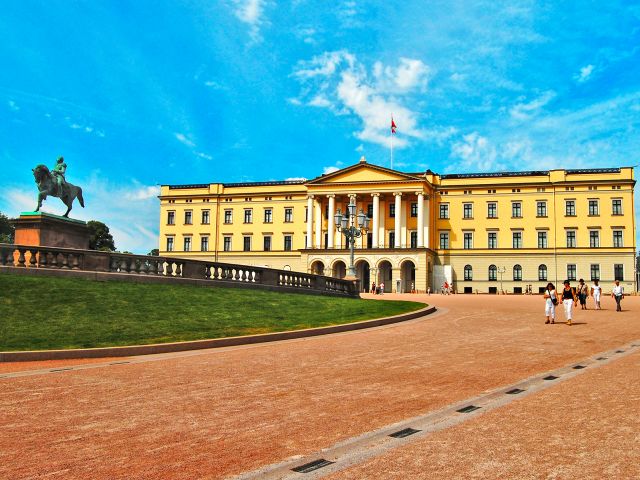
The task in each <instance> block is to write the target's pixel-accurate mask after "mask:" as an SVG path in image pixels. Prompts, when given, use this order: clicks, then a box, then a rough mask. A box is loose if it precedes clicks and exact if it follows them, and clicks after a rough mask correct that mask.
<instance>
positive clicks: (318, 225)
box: [314, 199, 322, 248]
mask: <svg viewBox="0 0 640 480" xmlns="http://www.w3.org/2000/svg"><path fill="white" fill-rule="evenodd" d="M314 216H315V218H314V220H315V224H316V227H315V228H316V235H315V236H316V242H315V248H322V204H321V203H320V200H319V199H318V200H316V201H315V212H314Z"/></svg>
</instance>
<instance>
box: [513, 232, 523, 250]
mask: <svg viewBox="0 0 640 480" xmlns="http://www.w3.org/2000/svg"><path fill="white" fill-rule="evenodd" d="M513 248H522V232H513Z"/></svg>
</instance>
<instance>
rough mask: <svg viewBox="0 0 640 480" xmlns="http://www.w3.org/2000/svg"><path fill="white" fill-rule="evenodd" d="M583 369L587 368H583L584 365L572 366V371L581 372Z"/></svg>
mask: <svg viewBox="0 0 640 480" xmlns="http://www.w3.org/2000/svg"><path fill="white" fill-rule="evenodd" d="M583 368H587V367H585V366H584V365H574V366H573V369H574V370H582V369H583Z"/></svg>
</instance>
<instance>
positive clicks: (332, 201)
mask: <svg viewBox="0 0 640 480" xmlns="http://www.w3.org/2000/svg"><path fill="white" fill-rule="evenodd" d="M327 198H328V199H329V218H328V219H327V223H328V226H327V248H333V239H334V238H335V235H336V225H335V220H334V218H333V215H334V214H335V209H336V196H335V195H327Z"/></svg>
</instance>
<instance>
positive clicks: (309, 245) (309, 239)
mask: <svg viewBox="0 0 640 480" xmlns="http://www.w3.org/2000/svg"><path fill="white" fill-rule="evenodd" d="M306 243H307V248H313V195H309V196H308V197H307V242H306Z"/></svg>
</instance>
